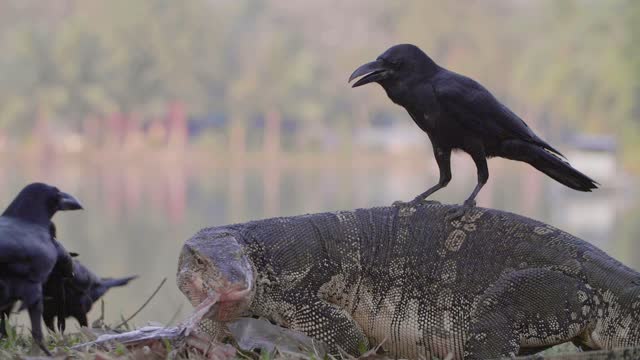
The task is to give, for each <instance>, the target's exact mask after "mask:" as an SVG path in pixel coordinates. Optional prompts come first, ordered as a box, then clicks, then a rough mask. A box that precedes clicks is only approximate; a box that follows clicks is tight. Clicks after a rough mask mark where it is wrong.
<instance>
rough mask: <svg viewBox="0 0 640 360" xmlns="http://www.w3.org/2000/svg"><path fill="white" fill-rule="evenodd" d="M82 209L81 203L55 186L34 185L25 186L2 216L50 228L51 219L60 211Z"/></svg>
mask: <svg viewBox="0 0 640 360" xmlns="http://www.w3.org/2000/svg"><path fill="white" fill-rule="evenodd" d="M78 209H82V205H80V202H79V201H78V200H77V199H76V198H74V197H73V196H71V195H69V194H67V193H64V192H62V191H60V190H58V188H56V187H55V186H51V185H47V184H43V183H33V184H29V185H27V186H25V188H24V189H22V191H20V193H18V196H16V198H15V199H13V201H12V202H11V204H9V206H8V207H7V209H6V210H5V211H4V213H2V216H10V217H14V218H18V219H21V220H25V221H31V222H35V223H38V224H42V225H44V226H47V227H48V226H50V225H49V223H50V221H49V220H50V219H51V218H52V217H53V215H54V214H55V213H56V212H57V211H58V210H78Z"/></svg>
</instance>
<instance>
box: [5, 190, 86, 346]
mask: <svg viewBox="0 0 640 360" xmlns="http://www.w3.org/2000/svg"><path fill="white" fill-rule="evenodd" d="M77 209H82V206H81V205H80V203H79V202H78V200H76V199H75V198H74V197H73V196H71V195H69V194H66V193H64V192H62V191H60V190H58V189H57V188H56V187H53V186H50V185H47V184H43V183H33V184H30V185H27V186H26V187H25V188H24V189H22V191H20V193H19V194H18V196H16V198H15V199H14V200H13V201H12V202H11V204H9V206H8V207H7V209H6V210H5V211H4V212H3V213H2V215H1V216H0V284H2V285H1V286H0V291H1V294H0V316H2V317H3V319H4V316H5V315H6V314H7V313H8V312H9V311H11V309H12V308H13V306H14V304H15V303H16V302H17V301H21V303H22V305H21V308H20V310H22V309H27V310H28V312H29V318H30V320H31V333H32V336H33V338H34V340H35V342H36V343H37V344H38V346H40V348H42V350H43V351H45V352H46V353H49V352H48V350H47V349H46V347H45V346H44V344H43V342H42V327H41V317H42V306H43V305H42V285H43V284H44V283H45V281H46V280H47V278H48V277H49V274H50V273H51V271H52V269H53V267H54V265H55V264H56V262H58V260H59V259H60V258H64V257H65V255H64V254H65V253H66V251H65V250H64V248H62V247H61V246H60V244H58V243H57V241H56V240H55V239H54V238H53V237H52V235H51V234H52V233H51V224H52V223H51V218H52V217H53V215H54V214H55V213H56V212H57V211H59V210H77ZM63 261H64V260H63ZM2 325H4V321H3V322H2ZM3 330H4V329H3Z"/></svg>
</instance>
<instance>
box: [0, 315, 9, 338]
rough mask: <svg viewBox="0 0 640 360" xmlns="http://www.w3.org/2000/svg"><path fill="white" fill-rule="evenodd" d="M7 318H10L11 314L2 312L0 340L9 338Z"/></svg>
mask: <svg viewBox="0 0 640 360" xmlns="http://www.w3.org/2000/svg"><path fill="white" fill-rule="evenodd" d="M7 318H9V312H8V311H7V313H6V314H5V312H4V310H3V311H0V339H4V338H7V337H9V335H8V334H7V323H6V320H7Z"/></svg>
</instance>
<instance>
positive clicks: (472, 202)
mask: <svg viewBox="0 0 640 360" xmlns="http://www.w3.org/2000/svg"><path fill="white" fill-rule="evenodd" d="M470 154H471V158H472V159H473V162H474V163H475V164H476V168H477V169H478V183H477V184H476V187H475V188H474V189H473V192H471V195H469V197H468V198H467V200H465V201H464V204H462V206H459V207H455V208H454V210H453V211H452V212H451V213H450V214H449V216H447V220H449V221H451V220H454V219H457V218H459V217H462V216H464V214H465V213H466V212H467V211H468V210H469V209H471V208H472V207H474V206H476V196H478V193H479V192H480V189H482V187H483V186H484V184H486V183H487V180H489V168H488V167H487V158H486V157H485V154H484V150H482V149H480V151H473V152H470Z"/></svg>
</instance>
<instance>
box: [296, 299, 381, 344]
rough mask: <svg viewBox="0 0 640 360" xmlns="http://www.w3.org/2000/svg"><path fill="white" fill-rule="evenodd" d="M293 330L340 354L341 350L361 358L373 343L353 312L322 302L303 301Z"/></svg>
mask: <svg viewBox="0 0 640 360" xmlns="http://www.w3.org/2000/svg"><path fill="white" fill-rule="evenodd" d="M293 311H294V313H293V314H292V316H291V321H290V324H289V326H290V328H291V329H293V330H297V331H300V332H303V333H305V334H306V335H308V336H310V337H313V338H315V339H318V340H320V341H322V342H324V343H325V344H327V345H328V346H329V351H330V352H332V353H337V352H338V348H340V349H342V350H344V351H346V352H347V353H349V354H350V355H354V356H358V355H360V349H362V348H364V349H369V341H368V339H367V337H366V336H365V334H364V332H363V331H362V329H361V328H360V326H359V325H358V324H357V323H356V322H355V320H353V318H351V316H350V315H349V313H347V312H346V311H345V310H343V309H341V308H339V307H338V306H336V305H333V304H330V303H328V302H326V301H323V300H320V299H308V300H302V301H300V303H299V304H298V305H296V306H295V307H294V310H293Z"/></svg>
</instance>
